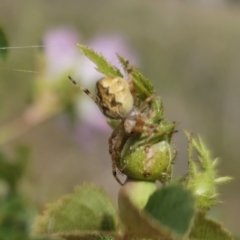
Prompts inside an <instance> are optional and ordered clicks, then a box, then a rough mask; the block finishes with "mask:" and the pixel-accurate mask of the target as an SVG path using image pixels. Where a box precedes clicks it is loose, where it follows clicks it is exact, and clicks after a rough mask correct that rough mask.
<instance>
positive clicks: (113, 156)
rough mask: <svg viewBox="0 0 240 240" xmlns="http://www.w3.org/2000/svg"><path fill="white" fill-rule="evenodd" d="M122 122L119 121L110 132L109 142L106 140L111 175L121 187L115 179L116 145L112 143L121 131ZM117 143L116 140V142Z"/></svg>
mask: <svg viewBox="0 0 240 240" xmlns="http://www.w3.org/2000/svg"><path fill="white" fill-rule="evenodd" d="M123 130H124V129H123V121H121V122H120V123H119V125H118V126H117V127H116V128H115V129H114V131H113V132H112V134H111V136H110V138H109V140H108V144H109V153H110V155H111V159H112V174H113V176H114V178H115V179H116V180H117V182H118V183H119V184H120V185H123V184H122V183H121V181H120V180H119V178H118V177H117V159H116V157H117V154H116V150H115V149H116V143H114V141H115V140H116V138H117V137H118V136H119V135H121V134H122V133H121V132H122V131H123ZM116 141H117V140H116Z"/></svg>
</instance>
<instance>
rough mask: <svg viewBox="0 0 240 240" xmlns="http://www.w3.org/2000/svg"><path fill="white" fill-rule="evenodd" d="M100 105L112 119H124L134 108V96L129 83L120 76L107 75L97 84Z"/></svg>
mask: <svg viewBox="0 0 240 240" xmlns="http://www.w3.org/2000/svg"><path fill="white" fill-rule="evenodd" d="M96 92H97V97H98V106H99V107H100V109H101V110H102V112H103V114H104V115H105V116H106V117H108V118H110V119H122V118H124V117H126V116H127V115H128V114H129V113H130V111H131V110H132V109H133V104H134V100H133V96H132V94H131V91H130V89H129V84H128V82H127V81H125V80H124V79H123V78H120V77H107V78H103V79H101V80H99V81H98V82H97V85H96Z"/></svg>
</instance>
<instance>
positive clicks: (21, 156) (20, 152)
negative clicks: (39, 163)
mask: <svg viewBox="0 0 240 240" xmlns="http://www.w3.org/2000/svg"><path fill="white" fill-rule="evenodd" d="M15 152H16V156H15V158H14V159H8V158H7V156H5V155H4V154H3V153H1V152H0V180H3V181H5V182H7V184H8V185H9V187H10V189H14V188H15V187H16V186H17V183H18V182H19V180H20V179H21V178H22V177H23V175H24V173H25V170H26V167H27V165H28V162H29V158H30V150H29V148H28V147H26V146H18V147H17V148H16V151H15Z"/></svg>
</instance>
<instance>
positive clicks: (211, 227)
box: [189, 212, 233, 240]
mask: <svg viewBox="0 0 240 240" xmlns="http://www.w3.org/2000/svg"><path fill="white" fill-rule="evenodd" d="M189 239H190V240H231V239H233V237H232V236H231V234H230V233H229V232H228V231H227V230H225V229H223V227H222V225H221V224H220V223H218V222H216V221H214V220H212V219H208V218H206V217H205V214H204V213H201V212H199V213H198V214H197V216H196V218H195V220H194V225H193V228H192V229H191V233H190V235H189Z"/></svg>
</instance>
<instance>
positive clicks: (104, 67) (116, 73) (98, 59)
mask: <svg viewBox="0 0 240 240" xmlns="http://www.w3.org/2000/svg"><path fill="white" fill-rule="evenodd" d="M77 47H78V48H79V49H80V50H81V52H82V53H83V54H84V55H86V56H87V57H88V58H89V59H90V60H91V61H92V62H94V63H95V64H96V66H97V68H96V69H97V71H99V72H100V73H103V74H105V75H106V76H107V77H123V75H122V73H121V72H120V70H119V69H118V68H116V67H114V66H112V65H111V64H110V63H109V62H108V61H107V60H106V59H105V58H104V57H103V56H102V55H101V54H99V53H96V52H95V51H94V50H93V49H91V48H89V47H87V46H84V45H81V44H77Z"/></svg>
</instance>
